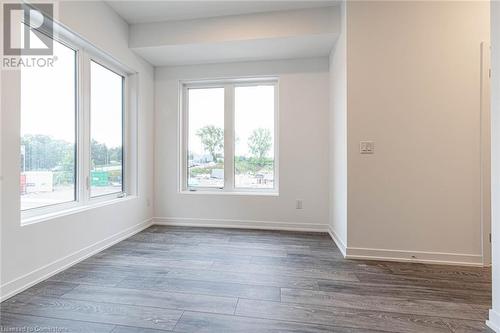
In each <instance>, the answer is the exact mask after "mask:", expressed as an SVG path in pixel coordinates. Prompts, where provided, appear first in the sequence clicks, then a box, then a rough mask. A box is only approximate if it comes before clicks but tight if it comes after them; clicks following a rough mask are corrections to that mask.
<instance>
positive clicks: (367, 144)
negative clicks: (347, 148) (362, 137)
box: [359, 141, 375, 154]
mask: <svg viewBox="0 0 500 333" xmlns="http://www.w3.org/2000/svg"><path fill="white" fill-rule="evenodd" d="M359 153H360V154H375V142H373V141H360V142H359Z"/></svg>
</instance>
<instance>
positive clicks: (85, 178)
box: [79, 51, 91, 204]
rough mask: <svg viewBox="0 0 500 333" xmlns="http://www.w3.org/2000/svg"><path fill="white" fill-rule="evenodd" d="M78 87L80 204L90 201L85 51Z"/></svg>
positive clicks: (87, 61)
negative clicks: (79, 99)
mask: <svg viewBox="0 0 500 333" xmlns="http://www.w3.org/2000/svg"><path fill="white" fill-rule="evenodd" d="M80 74H81V75H80V80H79V82H80V85H81V90H80V91H81V95H80V96H81V103H80V106H81V112H80V119H81V123H80V126H79V130H80V132H81V135H79V138H80V147H81V149H80V162H79V167H80V169H81V172H80V176H81V180H82V181H81V182H80V193H81V202H82V203H83V204H86V203H88V201H89V200H90V181H91V180H90V57H89V55H88V53H86V52H85V51H83V52H82V57H81V72H80Z"/></svg>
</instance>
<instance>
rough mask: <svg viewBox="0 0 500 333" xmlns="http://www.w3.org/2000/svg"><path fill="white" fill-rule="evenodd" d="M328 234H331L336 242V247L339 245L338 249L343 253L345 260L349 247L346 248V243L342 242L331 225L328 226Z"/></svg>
mask: <svg viewBox="0 0 500 333" xmlns="http://www.w3.org/2000/svg"><path fill="white" fill-rule="evenodd" d="M328 233H329V234H330V237H332V239H333V241H334V242H335V245H337V247H338V248H339V250H340V253H342V255H343V256H344V258H345V257H346V248H347V247H346V246H345V243H344V242H343V241H342V239H341V238H340V237H339V236H338V235H337V233H336V232H335V230H333V228H332V226H331V225H328Z"/></svg>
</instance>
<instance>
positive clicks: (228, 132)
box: [224, 85, 234, 191]
mask: <svg viewBox="0 0 500 333" xmlns="http://www.w3.org/2000/svg"><path fill="white" fill-rule="evenodd" d="M233 189H234V85H226V86H225V87H224V191H233Z"/></svg>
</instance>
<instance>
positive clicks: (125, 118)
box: [19, 21, 139, 225]
mask: <svg viewBox="0 0 500 333" xmlns="http://www.w3.org/2000/svg"><path fill="white" fill-rule="evenodd" d="M53 27H54V34H53V36H52V37H50V38H52V39H54V40H55V41H57V42H59V43H61V44H63V45H65V46H67V47H69V48H71V49H73V50H74V51H76V103H75V104H76V108H75V109H76V110H75V128H76V138H75V143H76V147H75V148H76V160H75V173H76V175H75V200H74V201H71V202H64V203H57V204H53V205H47V206H42V207H38V208H31V209H26V210H21V211H20V214H21V225H28V224H32V223H36V222H40V221H45V220H48V219H52V218H55V217H58V216H60V215H67V214H71V213H73V212H78V211H81V210H86V209H90V208H93V207H98V206H101V205H103V204H108V203H114V202H117V201H121V200H126V199H128V198H134V197H136V196H137V188H138V184H137V169H138V167H137V147H138V144H137V126H138V124H137V119H138V113H137V108H138V80H139V77H138V73H137V72H136V71H134V70H133V69H130V68H129V67H127V66H125V65H123V64H122V63H121V62H119V61H118V60H116V59H115V58H114V57H112V56H110V55H109V54H107V53H105V52H104V51H102V50H100V49H98V48H97V47H95V46H94V45H93V44H91V43H89V42H88V41H86V40H84V39H83V38H82V37H80V36H79V35H77V34H75V33H73V32H71V31H70V30H68V29H67V28H65V27H63V26H61V25H59V24H58V23H57V22H55V21H54V25H53ZM91 61H94V62H96V63H98V64H100V65H102V66H103V67H105V68H107V69H109V70H111V71H113V72H115V73H116V74H118V75H120V76H122V77H123V95H122V97H123V104H122V105H123V111H122V149H123V151H122V158H123V160H122V190H121V191H120V192H116V193H110V194H105V195H100V196H95V197H91V193H90V161H91V152H90V140H91V136H90V135H91V133H90V115H91V110H90V84H91V77H90V75H91V74H90V64H91ZM20 95H21V91H19V97H20ZM19 200H21V197H20V196H19Z"/></svg>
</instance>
